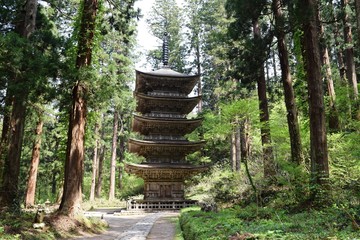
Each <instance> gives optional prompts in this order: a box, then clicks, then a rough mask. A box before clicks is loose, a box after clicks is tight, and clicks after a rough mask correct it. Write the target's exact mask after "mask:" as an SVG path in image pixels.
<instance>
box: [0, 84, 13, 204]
mask: <svg viewBox="0 0 360 240" xmlns="http://www.w3.org/2000/svg"><path fill="white" fill-rule="evenodd" d="M9 92H10V91H9V89H7V91H6V98H5V107H4V109H5V111H4V115H3V123H2V131H1V139H0V191H1V188H2V179H3V173H4V166H5V159H6V155H7V150H8V146H9V137H10V108H11V97H10V96H9V95H10V94H9ZM0 198H1V196H0Z"/></svg>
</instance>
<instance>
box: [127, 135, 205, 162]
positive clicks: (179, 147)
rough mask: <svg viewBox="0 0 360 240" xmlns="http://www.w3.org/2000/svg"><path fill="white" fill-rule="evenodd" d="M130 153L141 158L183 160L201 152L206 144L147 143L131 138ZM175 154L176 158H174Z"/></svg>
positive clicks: (187, 142) (162, 141)
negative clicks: (187, 156)
mask: <svg viewBox="0 0 360 240" xmlns="http://www.w3.org/2000/svg"><path fill="white" fill-rule="evenodd" d="M128 143H129V145H128V146H129V152H132V153H137V154H138V155H140V156H144V157H145V158H146V157H149V156H153V157H156V156H167V157H173V158H181V157H183V156H186V155H187V154H190V153H193V152H196V151H199V150H200V149H201V148H202V147H203V146H204V144H205V141H198V142H190V141H169V140H168V141H164V140H158V141H146V140H138V139H132V138H130V139H129V141H128ZM174 153H176V154H175V156H174Z"/></svg>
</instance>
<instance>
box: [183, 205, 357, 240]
mask: <svg viewBox="0 0 360 240" xmlns="http://www.w3.org/2000/svg"><path fill="white" fill-rule="evenodd" d="M180 224H181V227H182V229H183V235H184V237H185V239H190V240H191V239H197V240H198V239H199V240H201V239H204V240H205V239H228V238H229V237H230V236H234V237H235V236H237V237H238V238H239V239H242V238H241V237H243V238H244V237H245V236H248V237H252V238H244V239H294V240H295V239H304V240H305V239H330V238H331V239H353V238H355V239H356V237H357V236H358V234H359V232H358V231H359V230H355V229H353V228H352V219H351V218H349V217H348V216H347V214H346V213H345V212H344V211H343V210H341V209H338V208H327V209H325V210H322V211H315V210H310V211H306V212H302V213H296V214H291V213H286V212H285V211H283V210H281V209H276V208H267V207H264V208H261V207H258V206H256V205H255V204H252V205H249V206H248V207H246V208H239V207H235V208H230V209H224V210H221V211H220V212H218V213H214V212H201V211H200V210H199V209H194V208H192V209H188V210H183V211H182V212H181V216H180Z"/></svg>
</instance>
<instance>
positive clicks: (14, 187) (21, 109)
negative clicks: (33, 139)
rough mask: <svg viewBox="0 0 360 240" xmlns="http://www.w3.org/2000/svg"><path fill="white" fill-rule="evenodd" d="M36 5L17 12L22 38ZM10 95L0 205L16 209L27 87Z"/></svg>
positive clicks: (30, 28) (20, 82) (31, 26)
mask: <svg viewBox="0 0 360 240" xmlns="http://www.w3.org/2000/svg"><path fill="white" fill-rule="evenodd" d="M37 6H38V2H37V0H28V1H26V3H25V4H24V6H23V7H24V8H23V9H21V11H20V12H19V19H20V21H18V22H17V23H16V27H15V32H17V33H18V34H20V35H21V36H22V37H24V38H29V37H30V35H31V34H32V33H33V32H34V31H35V20H36V12H37ZM26 81H27V79H25V78H24V76H19V78H16V77H14V79H12V80H11V81H10V82H9V85H12V86H16V85H18V86H21V85H23V84H24V83H25V82H26ZM13 94H14V95H13ZM11 95H13V96H11ZM11 95H9V97H10V98H11V99H12V101H13V102H12V113H11V118H10V128H11V129H10V132H9V134H10V137H9V147H8V149H7V157H6V159H5V166H4V171H3V172H4V173H3V185H2V186H3V188H2V191H1V192H0V207H11V208H14V209H17V210H18V209H19V204H20V200H19V198H18V182H19V174H20V157H21V147H22V140H23V132H24V123H25V113H26V106H25V102H26V98H27V95H28V92H27V89H23V91H19V92H16V93H12V94H11Z"/></svg>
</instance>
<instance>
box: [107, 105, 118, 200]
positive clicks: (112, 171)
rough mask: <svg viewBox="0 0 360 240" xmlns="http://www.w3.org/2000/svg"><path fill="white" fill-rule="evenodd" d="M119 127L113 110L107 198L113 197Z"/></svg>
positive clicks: (116, 114) (116, 115)
mask: <svg viewBox="0 0 360 240" xmlns="http://www.w3.org/2000/svg"><path fill="white" fill-rule="evenodd" d="M118 128H119V113H118V112H117V111H115V112H114V125H113V138H112V147H111V160H110V189H109V200H113V199H115V173H116V145H117V139H118Z"/></svg>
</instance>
